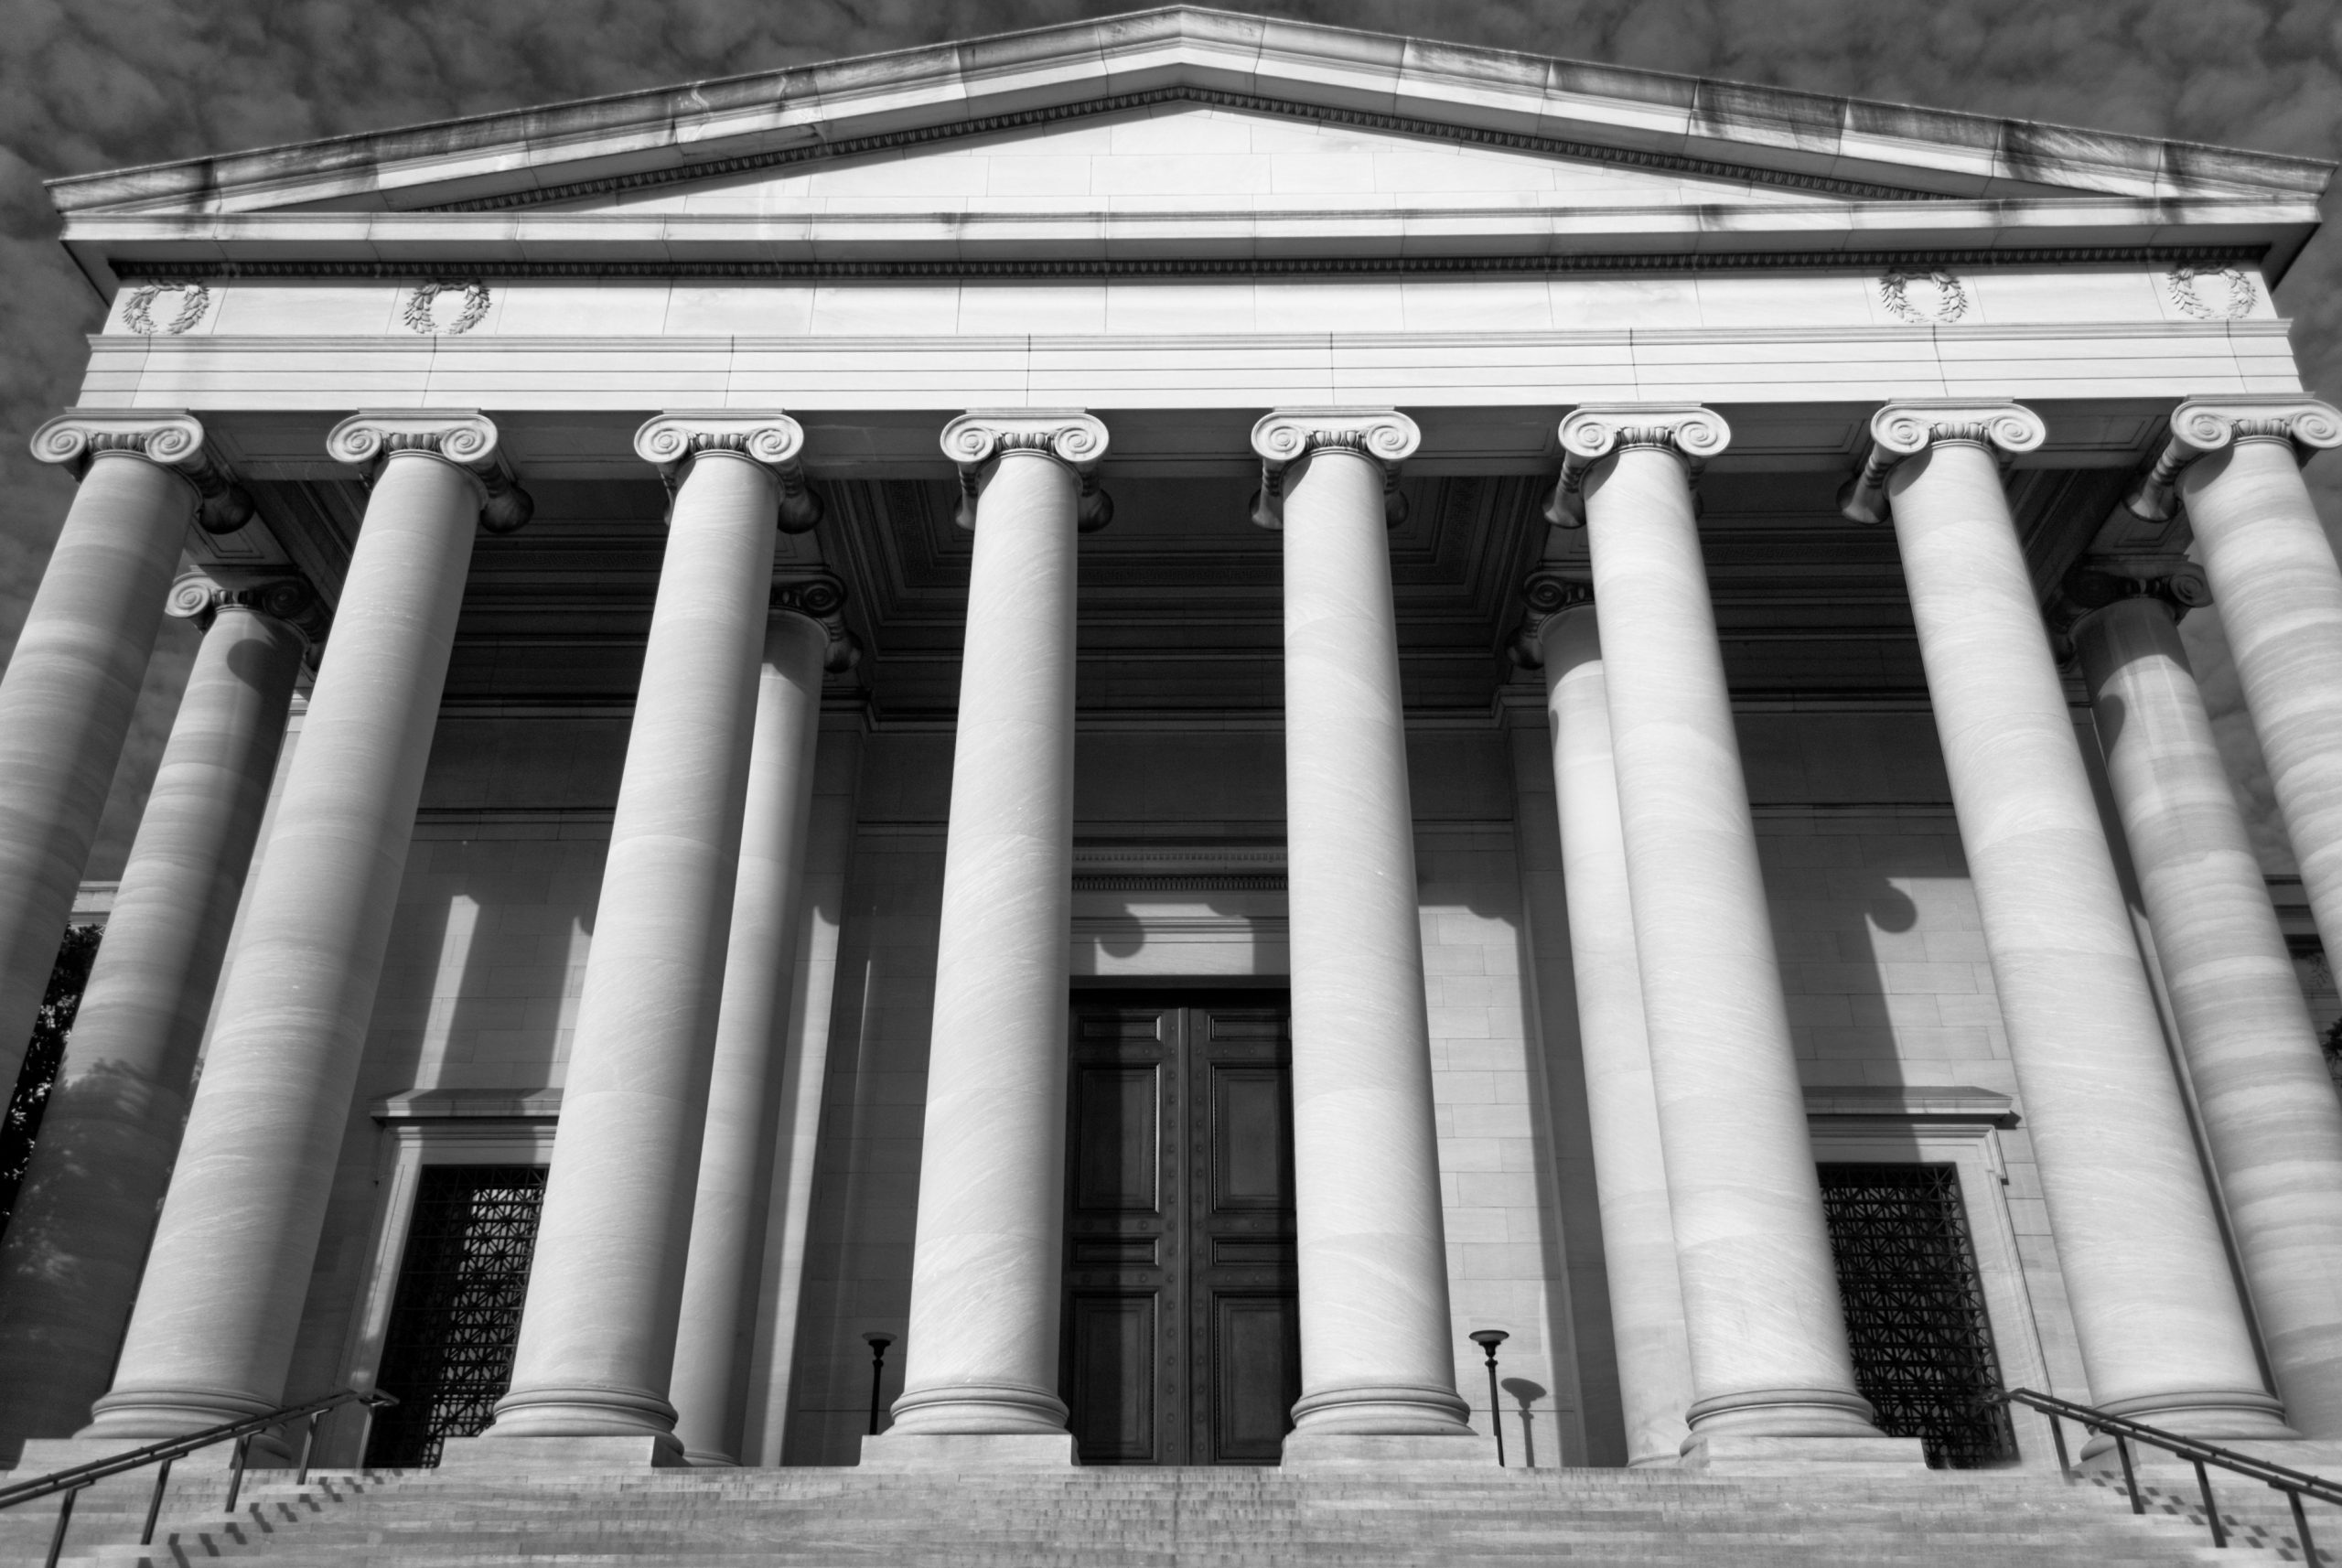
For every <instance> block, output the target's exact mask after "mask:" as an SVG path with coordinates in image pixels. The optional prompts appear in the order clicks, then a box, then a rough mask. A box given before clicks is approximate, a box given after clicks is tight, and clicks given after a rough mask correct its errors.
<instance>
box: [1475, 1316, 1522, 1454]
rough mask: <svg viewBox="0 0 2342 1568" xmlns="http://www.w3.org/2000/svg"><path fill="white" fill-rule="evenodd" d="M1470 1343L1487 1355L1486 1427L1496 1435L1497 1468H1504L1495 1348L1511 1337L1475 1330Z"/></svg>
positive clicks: (1495, 1331) (1496, 1330)
mask: <svg viewBox="0 0 2342 1568" xmlns="http://www.w3.org/2000/svg"><path fill="white" fill-rule="evenodd" d="M1470 1337H1471V1340H1472V1343H1473V1344H1475V1345H1477V1346H1478V1347H1479V1348H1481V1349H1483V1350H1485V1351H1487V1352H1488V1425H1489V1426H1491V1427H1493V1428H1494V1429H1495V1431H1496V1434H1497V1468H1499V1469H1502V1468H1504V1407H1503V1406H1502V1405H1500V1404H1499V1403H1498V1402H1497V1347H1498V1346H1499V1345H1501V1344H1503V1343H1504V1342H1505V1341H1506V1340H1508V1339H1509V1338H1511V1337H1512V1336H1511V1335H1509V1334H1507V1333H1506V1332H1505V1331H1504V1330H1503V1329H1501V1328H1475V1329H1474V1330H1472V1333H1471V1336H1470Z"/></svg>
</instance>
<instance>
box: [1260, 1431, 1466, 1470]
mask: <svg viewBox="0 0 2342 1568" xmlns="http://www.w3.org/2000/svg"><path fill="white" fill-rule="evenodd" d="M1278 1463H1279V1464H1280V1465H1281V1466H1283V1467H1284V1468H1285V1469H1287V1470H1342V1469H1362V1468H1369V1467H1371V1468H1376V1469H1403V1470H1424V1469H1433V1470H1440V1471H1451V1470H1493V1469H1495V1468H1496V1467H1497V1447H1496V1439H1495V1438H1493V1437H1483V1436H1482V1435H1480V1434H1478V1433H1477V1432H1474V1431H1472V1430H1471V1429H1470V1428H1468V1427H1465V1428H1459V1429H1458V1430H1457V1431H1456V1432H1454V1433H1442V1434H1439V1435H1437V1436H1426V1435H1424V1434H1420V1433H1412V1434H1405V1435H1403V1436H1392V1435H1390V1434H1378V1433H1359V1432H1311V1431H1309V1430H1308V1429H1306V1428H1301V1427H1297V1428H1295V1430H1293V1431H1291V1432H1288V1433H1286V1434H1285V1436H1284V1457H1283V1458H1281V1459H1280V1460H1279V1461H1278Z"/></svg>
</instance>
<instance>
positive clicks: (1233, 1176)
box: [1059, 992, 1301, 1465]
mask: <svg viewBox="0 0 2342 1568" xmlns="http://www.w3.org/2000/svg"><path fill="white" fill-rule="evenodd" d="M1292 1017H1293V1011H1292V1004H1291V1002H1290V1001H1289V1000H1288V998H1287V997H1286V995H1285V994H1284V993H1281V992H1252V993H1233V994H1227V993H1215V994H1212V995H1202V994H1188V995H1184V996H1183V995H1181V994H1179V993H1167V994H1163V995H1154V996H1144V995H1136V994H1118V993H1105V994H1097V993H1092V994H1090V995H1077V996H1076V997H1075V1000H1074V1006H1073V1028H1072V1042H1071V1052H1070V1057H1071V1065H1070V1071H1071V1081H1070V1082H1069V1084H1068V1086H1067V1087H1068V1093H1067V1097H1066V1100H1067V1120H1068V1127H1067V1138H1066V1150H1067V1154H1066V1224H1065V1235H1066V1242H1065V1246H1066V1253H1065V1302H1064V1316H1063V1318H1062V1324H1063V1327H1062V1340H1063V1360H1062V1365H1061V1369H1060V1372H1059V1389H1060V1391H1061V1393H1062V1395H1063V1397H1064V1399H1065V1402H1066V1404H1067V1406H1068V1407H1069V1412H1070V1422H1071V1425H1072V1428H1073V1432H1074V1435H1075V1436H1076V1437H1077V1438H1079V1439H1080V1443H1081V1462H1082V1463H1083V1464H1085V1465H1273V1464H1275V1463H1276V1462H1277V1458H1278V1455H1279V1451H1280V1449H1281V1447H1282V1445H1283V1443H1284V1434H1285V1433H1286V1431H1287V1430H1289V1429H1290V1427H1291V1426H1292V1416H1291V1412H1292V1409H1293V1404H1294V1402H1295V1400H1297V1399H1298V1398H1300V1397H1301V1334H1300V1314H1299V1304H1298V1298H1297V1295H1296V1282H1295V1266H1294V1221H1293V1072H1292V1060H1293V1057H1292V1037H1293V1027H1292Z"/></svg>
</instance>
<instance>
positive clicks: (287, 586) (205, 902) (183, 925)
mask: <svg viewBox="0 0 2342 1568" xmlns="http://www.w3.org/2000/svg"><path fill="white" fill-rule="evenodd" d="M220 578H221V579H224V580H215V579H214V578H211V577H207V576H204V575H201V574H190V575H187V576H185V577H182V578H180V579H179V581H178V582H177V584H176V585H174V586H173V588H172V591H171V595H170V604H169V612H170V613H171V614H172V615H174V616H177V617H180V618H185V619H190V620H194V621H197V622H198V623H199V624H200V625H201V626H202V627H203V628H204V638H203V643H202V646H201V648H200V649H199V650H198V651H197V653H196V656H195V664H194V667H193V669H191V670H190V671H188V682H187V691H186V694H185V695H184V696H183V697H181V699H180V701H179V710H178V715H177V718H176V719H175V720H174V721H173V723H172V725H171V736H170V740H169V742H168V743H167V745H166V746H164V748H163V761H162V766H161V768H159V769H157V771H156V775H155V786H154V789H153V792H152V793H151V794H149V795H148V797H147V800H146V811H145V815H143V816H142V817H141V818H140V819H139V822H138V833H137V837H136V838H135V840H134V841H133V843H132V844H131V848H130V858H129V860H128V862H127V863H126V864H125V865H124V868H123V874H122V886H121V889H120V891H119V892H118V893H117V895H116V897H115V900H114V908H113V916H112V917H111V918H109V919H108V920H107V922H106V935H105V941H104V943H103V944H102V946H101V947H100V948H99V950H98V959H97V963H96V965H95V966H94V967H93V968H92V969H91V972H90V983H89V986H88V988H87V989H86V990H85V991H84V992H83V993H82V997H81V1011H80V1012H79V1013H78V1014H77V1015H75V1018H74V1021H73V1033H72V1036H71V1038H70V1041H69V1042H68V1043H67V1045H66V1047H65V1058H64V1060H63V1061H62V1062H61V1063H59V1067H58V1071H57V1080H56V1082H55V1084H54V1085H53V1086H52V1087H51V1088H50V1090H49V1094H48V1108H47V1109H46V1111H45V1112H43V1114H42V1117H41V1124H40V1137H39V1139H38V1142H37V1143H36V1144H34V1147H33V1155H32V1161H31V1164H30V1165H29V1166H28V1167H27V1171H26V1174H25V1181H24V1186H23V1187H22V1188H21V1189H20V1190H19V1192H18V1194H17V1197H16V1210H15V1212H14V1214H12V1215H11V1216H10V1218H9V1222H8V1230H7V1232H6V1235H5V1240H0V1388H5V1389H6V1390H7V1391H8V1397H7V1398H6V1400H5V1401H0V1448H5V1447H7V1446H9V1445H10V1442H11V1440H13V1439H16V1438H25V1437H66V1436H70V1434H72V1433H73V1431H74V1429H75V1428H77V1427H79V1426H80V1425H81V1423H83V1422H85V1421H87V1420H88V1419H89V1416H90V1405H91V1402H92V1401H94V1400H95V1399H97V1397H98V1396H99V1395H100V1394H102V1393H104V1392H105V1391H106V1382H107V1380H108V1379H109V1378H110V1377H111V1376H112V1375H113V1358H114V1352H115V1350H116V1349H118V1348H120V1346H121V1344H122V1333H123V1328H124V1325H125V1324H126V1323H127V1322H128V1320H129V1317H130V1305H131V1301H132V1299H133V1298H134V1296H135V1295H136V1294H137V1290H138V1270H139V1265H140V1264H142V1263H144V1262H145V1261H146V1244H147V1242H148V1240H150V1239H151V1238H152V1236H153V1234H154V1229H155V1211H156V1207H157V1206H158V1205H159V1204H160V1203H161V1201H162V1197H163V1189H164V1187H165V1186H166V1185H167V1183H168V1181H169V1180H170V1172H171V1157H172V1155H175V1154H176V1153H177V1150H178V1140H179V1126H180V1123H181V1122H183V1121H184V1120H185V1119H186V1115H187V1091H188V1076H189V1074H190V1073H191V1072H192V1071H193V1070H194V1067H195V1058H196V1051H197V1048H198V1047H199V1046H200V1045H201V1044H202V1042H203V1026H204V1020H205V1019H206V1017H207V1016H209V1013H210V1011H211V997H212V991H213V988H214V987H215V986H216V985H217V983H218V982H219V978H220V957H221V955H222V954H223V953H224V952H225V951H226V950H227V946H228V933H229V929H230V927H231V925H232V924H233V923H234V920H235V916H236V903H237V900H238V899H239V898H240V897H242V893H243V886H244V868H245V867H246V866H247V865H249V864H250V863H251V860H252V841H253V840H254V838H255V837H256V836H257V835H258V833H259V832H260V821H261V813H262V811H263V810H264V809H265V807H266V806H267V804H268V786H269V780H270V779H271V778H272V777H273V776H274V773H275V770H276V755H277V750H278V746H279V745H280V743H281V742H282V741H283V739H284V736H285V714H286V713H287V711H288V710H289V709H290V707H291V705H292V702H293V682H294V679H295V676H296V675H298V674H299V672H300V668H301V658H302V654H303V652H304V651H305V650H306V648H307V646H308V643H309V640H310V639H312V638H314V637H316V636H317V635H318V634H320V633H321V632H322V631H323V629H324V623H325V611H324V606H323V605H322V604H321V603H320V602H319V601H318V599H317V595H316V594H315V593H314V592H312V591H311V589H310V587H309V585H308V584H306V582H304V581H302V580H301V579H300V578H299V577H298V576H294V575H283V574H281V573H280V574H278V575H274V576H258V575H241V576H231V575H229V574H226V573H221V574H220Z"/></svg>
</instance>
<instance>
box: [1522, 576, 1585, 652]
mask: <svg viewBox="0 0 2342 1568" xmlns="http://www.w3.org/2000/svg"><path fill="white" fill-rule="evenodd" d="M1520 597H1521V600H1522V607H1521V612H1520V631H1519V632H1518V633H1516V634H1515V635H1514V637H1513V639H1512V648H1511V650H1510V652H1511V654H1512V661H1513V662H1514V663H1515V664H1518V665H1520V667H1521V668H1522V669H1524V670H1535V669H1537V668H1539V667H1541V666H1542V664H1543V663H1544V662H1545V649H1544V640H1545V628H1546V626H1547V625H1548V624H1549V623H1550V622H1551V621H1552V619H1553V618H1555V617H1556V616H1559V615H1562V614H1563V613H1564V612H1566V611H1569V610H1574V609H1582V608H1584V607H1586V606H1588V605H1591V604H1593V603H1594V585H1593V584H1592V583H1590V582H1587V581H1586V580H1585V575H1583V571H1582V570H1581V571H1580V572H1577V573H1569V572H1532V573H1531V574H1530V575H1529V580H1528V581H1527V582H1525V583H1523V584H1522V585H1520Z"/></svg>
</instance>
